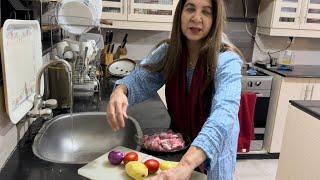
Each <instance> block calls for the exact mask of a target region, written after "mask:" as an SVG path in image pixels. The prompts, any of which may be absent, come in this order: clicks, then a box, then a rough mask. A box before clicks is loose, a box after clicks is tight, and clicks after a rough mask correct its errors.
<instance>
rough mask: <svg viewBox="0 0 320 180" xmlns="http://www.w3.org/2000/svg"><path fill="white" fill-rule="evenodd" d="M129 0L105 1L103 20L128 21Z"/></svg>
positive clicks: (103, 2) (103, 3)
mask: <svg viewBox="0 0 320 180" xmlns="http://www.w3.org/2000/svg"><path fill="white" fill-rule="evenodd" d="M127 7H128V2H127V0H103V1H102V16H101V19H112V20H127V19H128V14H127Z"/></svg>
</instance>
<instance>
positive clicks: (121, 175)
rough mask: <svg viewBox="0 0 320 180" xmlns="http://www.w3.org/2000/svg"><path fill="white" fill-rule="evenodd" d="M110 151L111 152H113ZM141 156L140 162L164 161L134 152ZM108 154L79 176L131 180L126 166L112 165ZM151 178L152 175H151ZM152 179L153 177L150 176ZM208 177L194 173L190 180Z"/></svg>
mask: <svg viewBox="0 0 320 180" xmlns="http://www.w3.org/2000/svg"><path fill="white" fill-rule="evenodd" d="M112 150H116V151H121V152H124V153H127V152H131V151H134V150H132V149H129V148H126V147H123V146H117V147H115V148H114V149H112ZM112 150H110V151H112ZM134 152H136V153H137V154H138V156H139V161H140V162H145V161H146V160H148V159H156V160H158V161H159V162H160V163H161V162H163V161H164V160H162V159H159V158H156V157H153V156H150V155H147V154H144V153H141V152H138V151H134ZM108 154H109V152H107V153H105V154H104V155H102V156H100V157H99V158H97V159H96V160H94V161H91V162H90V163H88V164H87V165H85V166H83V167H82V168H80V169H78V174H80V175H81V176H84V177H86V178H89V179H122V180H131V179H132V178H130V177H129V176H128V175H127V174H126V172H125V168H124V165H123V164H121V165H111V164H110V163H109V161H108ZM160 172H161V170H159V171H158V172H156V173H155V174H159V173H160ZM149 176H150V175H149ZM149 176H148V177H149ZM150 177H152V176H150ZM206 179H207V176H206V175H205V174H202V173H199V172H196V171H193V172H192V174H191V177H190V180H206Z"/></svg>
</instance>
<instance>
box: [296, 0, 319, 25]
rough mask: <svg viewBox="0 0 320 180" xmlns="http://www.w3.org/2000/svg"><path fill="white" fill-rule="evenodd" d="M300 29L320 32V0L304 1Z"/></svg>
mask: <svg viewBox="0 0 320 180" xmlns="http://www.w3.org/2000/svg"><path fill="white" fill-rule="evenodd" d="M301 11H302V12H303V13H302V14H303V17H302V19H301V26H300V29H309V30H320V0H304V2H303V9H302V10H301Z"/></svg>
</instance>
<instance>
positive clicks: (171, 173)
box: [148, 162, 193, 180]
mask: <svg viewBox="0 0 320 180" xmlns="http://www.w3.org/2000/svg"><path fill="white" fill-rule="evenodd" d="M192 172H193V168H192V167H191V166H189V165H188V164H183V163H181V162H180V163H179V164H178V166H177V167H175V168H172V169H168V170H166V171H162V172H161V173H160V174H158V175H157V176H154V177H152V178H150V179H148V180H188V179H189V178H190V176H191V173H192Z"/></svg>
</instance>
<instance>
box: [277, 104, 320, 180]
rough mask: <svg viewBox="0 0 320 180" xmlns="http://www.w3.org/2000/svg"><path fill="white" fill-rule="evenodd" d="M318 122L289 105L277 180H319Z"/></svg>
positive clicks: (319, 142) (319, 145)
mask: <svg viewBox="0 0 320 180" xmlns="http://www.w3.org/2000/svg"><path fill="white" fill-rule="evenodd" d="M319 130H320V121H319V119H317V118H316V117H314V116H311V115H310V114H307V113H306V112H304V111H302V110H300V109H298V108H297V107H295V106H293V105H290V106H289V113H288V117H287V124H286V127H285V131H284V137H283V145H282V148H281V153H280V157H279V164H278V169H277V175H276V180H301V179H319V177H320V171H319V168H318V167H319V160H320V158H319V157H320V156H319V149H320V141H319Z"/></svg>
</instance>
